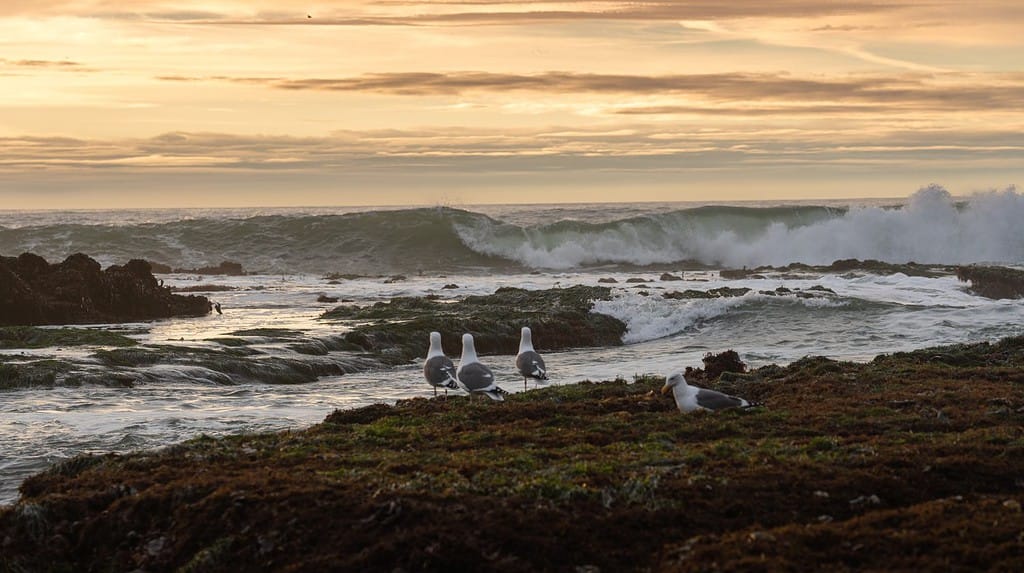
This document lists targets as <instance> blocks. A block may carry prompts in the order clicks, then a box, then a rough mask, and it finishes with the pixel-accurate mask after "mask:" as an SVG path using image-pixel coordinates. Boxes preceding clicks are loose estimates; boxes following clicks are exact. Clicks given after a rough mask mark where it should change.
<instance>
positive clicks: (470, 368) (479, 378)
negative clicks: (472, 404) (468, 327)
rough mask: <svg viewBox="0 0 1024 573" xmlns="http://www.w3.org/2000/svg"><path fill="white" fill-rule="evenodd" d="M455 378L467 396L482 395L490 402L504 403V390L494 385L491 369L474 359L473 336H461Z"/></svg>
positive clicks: (467, 334)
mask: <svg viewBox="0 0 1024 573" xmlns="http://www.w3.org/2000/svg"><path fill="white" fill-rule="evenodd" d="M455 378H456V379H457V380H458V381H459V386H461V387H462V389H463V390H465V391H466V392H469V395H470V396H472V395H473V394H484V395H486V396H487V397H488V398H490V399H491V400H497V401H498V402H504V401H505V394H508V392H506V391H505V390H502V389H501V388H499V387H498V385H497V384H495V383H494V373H493V372H491V369H490V368H488V367H486V366H484V365H483V364H481V363H480V360H479V359H478V358H477V357H476V346H475V345H474V344H473V335H472V334H469V333H468V332H467V333H466V334H463V335H462V357H461V358H460V359H459V369H458V370H456V371H455Z"/></svg>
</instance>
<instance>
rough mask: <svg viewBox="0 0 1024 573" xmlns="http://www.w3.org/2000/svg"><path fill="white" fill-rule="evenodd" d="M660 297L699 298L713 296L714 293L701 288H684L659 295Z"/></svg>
mask: <svg viewBox="0 0 1024 573" xmlns="http://www.w3.org/2000/svg"><path fill="white" fill-rule="evenodd" d="M661 296H662V298H668V299H676V300H687V299H699V298H715V295H713V294H710V293H707V292H705V291H702V290H695V289H692V288H691V289H686V290H684V291H683V292H679V291H675V290H674V291H671V292H666V293H664V294H662V295H661Z"/></svg>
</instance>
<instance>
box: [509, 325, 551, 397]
mask: <svg viewBox="0 0 1024 573" xmlns="http://www.w3.org/2000/svg"><path fill="white" fill-rule="evenodd" d="M516 369H518V370H519V373H520V374H522V375H523V390H526V380H527V379H529V378H533V379H534V380H547V379H548V371H547V368H545V366H544V359H543V358H541V356H540V354H538V353H537V351H536V350H534V349H533V333H531V332H530V327H529V326H524V327H523V330H522V331H521V335H520V338H519V354H517V355H516Z"/></svg>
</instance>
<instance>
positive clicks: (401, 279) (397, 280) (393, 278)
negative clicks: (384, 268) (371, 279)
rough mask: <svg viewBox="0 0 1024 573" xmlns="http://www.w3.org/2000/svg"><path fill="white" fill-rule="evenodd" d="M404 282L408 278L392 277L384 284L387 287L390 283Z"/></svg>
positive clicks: (403, 276)
mask: <svg viewBox="0 0 1024 573" xmlns="http://www.w3.org/2000/svg"><path fill="white" fill-rule="evenodd" d="M404 280H408V278H407V277H406V276H405V275H393V276H390V277H388V278H387V279H385V280H384V284H386V285H389V284H391V283H397V282H402V281H404Z"/></svg>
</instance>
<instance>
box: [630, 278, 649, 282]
mask: <svg viewBox="0 0 1024 573" xmlns="http://www.w3.org/2000/svg"><path fill="white" fill-rule="evenodd" d="M626 282H627V283H646V282H650V281H649V280H647V279H642V278H640V277H632V278H628V279H626Z"/></svg>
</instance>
